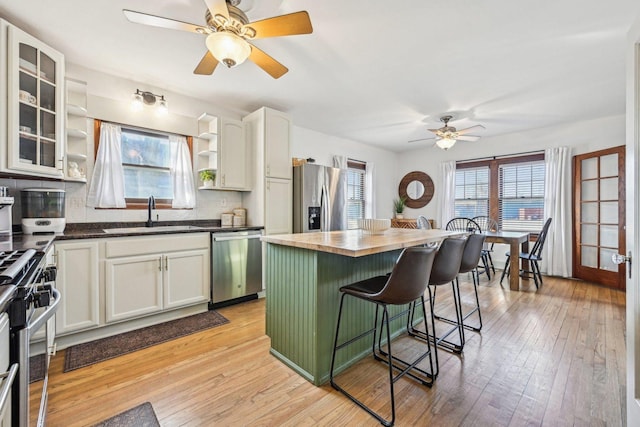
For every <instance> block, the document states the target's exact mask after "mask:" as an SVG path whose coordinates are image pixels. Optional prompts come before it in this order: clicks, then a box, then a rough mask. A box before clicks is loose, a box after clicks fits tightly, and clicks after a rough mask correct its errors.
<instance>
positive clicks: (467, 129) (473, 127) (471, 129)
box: [458, 125, 485, 135]
mask: <svg viewBox="0 0 640 427" xmlns="http://www.w3.org/2000/svg"><path fill="white" fill-rule="evenodd" d="M484 128H485V127H484V126H482V125H475V126H471V127H470V128H466V129H460V130H459V131H458V135H464V134H466V133H469V132H471V131H474V130H480V129H484Z"/></svg>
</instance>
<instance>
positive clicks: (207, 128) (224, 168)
mask: <svg viewBox="0 0 640 427" xmlns="http://www.w3.org/2000/svg"><path fill="white" fill-rule="evenodd" d="M196 150H197V159H196V161H197V171H198V174H199V173H200V172H201V171H203V170H210V171H214V172H215V173H216V179H215V182H214V184H213V186H205V185H204V183H203V182H202V180H200V177H199V176H198V179H199V182H200V185H199V186H198V189H199V190H234V191H248V190H250V189H251V182H250V177H251V169H250V166H251V163H250V161H249V160H250V151H249V150H248V147H247V142H246V140H245V132H244V125H243V123H242V121H240V120H232V119H226V118H218V117H216V116H213V115H211V114H207V113H204V114H202V115H201V116H200V117H199V118H198V144H197V149H196Z"/></svg>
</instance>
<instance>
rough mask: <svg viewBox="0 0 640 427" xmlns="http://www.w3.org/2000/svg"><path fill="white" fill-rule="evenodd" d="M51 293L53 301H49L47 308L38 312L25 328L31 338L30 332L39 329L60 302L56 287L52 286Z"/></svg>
mask: <svg viewBox="0 0 640 427" xmlns="http://www.w3.org/2000/svg"><path fill="white" fill-rule="evenodd" d="M51 294H52V296H53V302H51V304H49V306H48V307H47V309H46V310H45V311H43V312H42V313H40V315H39V316H38V317H36V318H35V319H34V320H32V321H31V322H29V326H27V327H26V328H25V329H27V331H28V333H29V335H28V336H29V338H31V334H32V333H34V332H35V331H37V330H38V329H40V328H41V327H42V326H43V325H44V324H45V323H46V321H47V320H49V319H50V318H51V316H53V315H54V313H55V312H56V310H57V309H58V304H60V291H58V290H57V289H56V288H52V289H51Z"/></svg>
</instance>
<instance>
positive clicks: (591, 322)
mask: <svg viewBox="0 0 640 427" xmlns="http://www.w3.org/2000/svg"><path fill="white" fill-rule="evenodd" d="M461 288H462V292H463V299H464V302H465V303H470V302H471V294H470V293H469V292H468V291H469V289H470V288H469V285H468V284H467V285H464V284H463V285H462V287H461ZM480 292H481V294H480V298H481V304H482V308H483V315H484V316H483V317H484V328H483V330H482V332H481V333H474V332H467V343H466V346H465V349H464V355H462V356H456V355H452V354H450V353H447V352H445V351H440V352H439V356H440V376H439V377H438V379H437V380H436V383H435V385H434V386H433V388H431V389H429V388H426V387H424V386H420V385H418V384H416V383H415V382H414V381H412V380H410V379H405V378H402V379H401V380H399V381H398V382H397V383H396V402H397V413H398V415H397V419H396V425H397V426H414V425H434V426H456V425H477V426H524V425H527V426H530V425H553V426H556V425H562V426H564V425H567V426H569V425H608V426H622V425H626V420H625V397H624V396H625V357H626V356H625V337H624V330H625V322H624V316H625V294H624V293H622V292H619V291H614V290H609V289H606V288H603V287H599V286H595V285H592V284H588V283H585V282H580V281H569V280H561V279H555V278H545V282H544V285H543V287H542V288H541V289H540V290H539V291H537V292H536V291H535V288H534V286H533V283H528V282H525V283H524V285H523V290H522V291H519V292H513V291H510V290H509V289H508V285H507V286H503V287H501V286H500V285H499V284H498V283H497V282H495V280H494V281H493V282H492V283H488V282H487V279H486V278H483V279H482V286H481V288H480ZM447 299H448V295H445V293H444V292H442V291H439V295H438V304H439V305H440V304H442V305H441V310H447V307H446V306H447ZM219 311H220V312H221V313H222V314H223V315H224V316H226V317H227V318H228V319H229V320H230V323H228V324H226V325H223V326H220V327H217V328H214V329H210V330H208V331H204V332H201V333H197V334H194V335H191V336H188V337H184V338H180V339H176V340H174V341H172V342H169V343H165V344H162V345H158V346H155V347H152V348H149V349H145V350H142V351H138V352H136V353H133V354H129V355H125V356H122V357H119V358H117V359H113V360H110V361H106V362H102V363H99V364H96V365H93V366H90V367H86V368H82V369H78V370H75V371H71V372H69V373H62V366H63V358H64V352H59V353H58V355H56V357H55V358H54V359H53V363H52V368H51V373H50V383H49V388H50V395H49V407H48V418H47V419H48V423H47V425H48V426H88V425H91V424H93V423H95V422H98V421H101V420H103V419H105V418H108V417H110V416H112V415H115V414H117V413H119V412H121V411H124V410H126V409H128V408H131V407H133V406H135V405H138V404H140V403H143V402H147V401H148V402H151V404H152V405H153V408H154V410H155V412H156V414H157V416H158V419H159V421H160V423H161V425H162V426H212V425H219V426H244V425H251V426H281V425H287V426H305V425H309V426H310V425H331V426H337V425H349V426H351V425H364V426H367V425H370V426H375V425H379V424H378V423H377V422H376V421H375V420H374V419H373V418H371V417H370V416H369V415H368V414H366V413H365V412H364V411H363V410H361V409H360V408H358V407H356V406H355V405H354V404H353V403H351V402H350V401H348V400H347V399H346V398H345V397H344V396H343V395H342V394H340V393H338V392H336V391H335V390H333V389H332V388H331V387H330V386H328V385H325V386H323V387H315V386H313V385H312V384H311V383H309V382H307V381H306V380H304V379H303V378H302V377H300V376H299V375H297V374H296V373H294V372H293V371H292V370H290V369H289V368H287V367H286V366H285V365H284V364H282V363H281V362H279V361H278V360H277V359H275V358H274V357H272V356H271V355H270V354H269V338H268V337H267V336H265V333H264V330H265V326H264V317H265V316H264V314H265V304H264V300H258V301H252V302H248V303H244V304H240V305H236V306H233V307H227V308H223V309H220V310H219ZM398 343H399V344H398V345H400V346H403V345H404V346H406V345H409V344H408V343H410V344H411V345H415V341H413V339H411V338H401V339H400V340H399V341H398ZM394 344H395V341H394ZM378 379H379V380H378ZM384 379H385V370H384V365H382V364H380V363H379V362H375V361H372V360H370V359H369V358H367V359H365V360H364V361H362V362H360V363H359V364H358V365H356V367H355V369H351V370H350V371H348V372H346V373H345V374H343V375H341V377H340V380H341V383H345V384H348V385H349V386H350V387H352V390H353V391H354V393H356V394H357V395H358V396H359V397H361V398H362V399H364V400H365V401H366V402H367V403H369V404H371V405H372V406H374V407H375V408H376V410H380V411H382V412H384V413H385V414H388V413H389V404H388V396H387V394H386V390H387V389H386V387H387V385H386V382H385V381H384ZM33 391H34V392H37V391H38V386H37V385H36V386H35V387H33ZM32 408H33V403H32Z"/></svg>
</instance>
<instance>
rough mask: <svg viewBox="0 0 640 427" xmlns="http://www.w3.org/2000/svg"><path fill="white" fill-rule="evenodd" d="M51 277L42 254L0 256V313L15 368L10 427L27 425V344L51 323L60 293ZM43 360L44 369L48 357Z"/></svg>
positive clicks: (9, 252) (52, 271) (42, 409)
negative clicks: (0, 295) (5, 316)
mask: <svg viewBox="0 0 640 427" xmlns="http://www.w3.org/2000/svg"><path fill="white" fill-rule="evenodd" d="M55 275H56V270H55V267H47V266H46V256H45V253H44V252H42V251H37V250H35V249H21V250H5V251H2V252H0V291H4V292H2V293H3V294H5V297H3V299H5V303H4V308H2V310H3V311H6V312H7V313H8V315H9V331H10V333H9V360H10V363H11V365H12V366H17V367H18V371H17V372H18V373H17V378H16V380H14V381H13V386H12V391H11V413H12V425H13V426H20V427H22V426H28V425H29V343H30V339H31V337H32V336H33V335H34V334H35V332H36V331H37V330H38V329H40V328H41V327H42V326H44V325H45V324H46V323H47V322H48V321H51V320H52V319H53V315H54V313H55V311H56V310H57V306H58V303H59V302H60V293H59V292H58V291H57V290H56V289H55V287H54V281H55ZM7 290H9V291H8V292H10V293H11V297H10V298H6V294H7ZM46 329H49V328H46ZM46 339H47V343H49V341H51V346H52V347H53V348H54V349H55V346H54V345H53V340H52V339H51V340H49V336H47V337H46ZM48 350H49V349H48ZM50 355H51V353H49V352H48V356H50ZM46 359H47V362H46V365H47V368H48V359H49V357H47V358H46ZM14 369H15V368H14ZM47 380H48V377H47V375H46V374H45V380H44V384H43V395H42V399H41V403H40V411H39V418H38V425H42V424H43V423H44V415H45V413H46V386H47Z"/></svg>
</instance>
